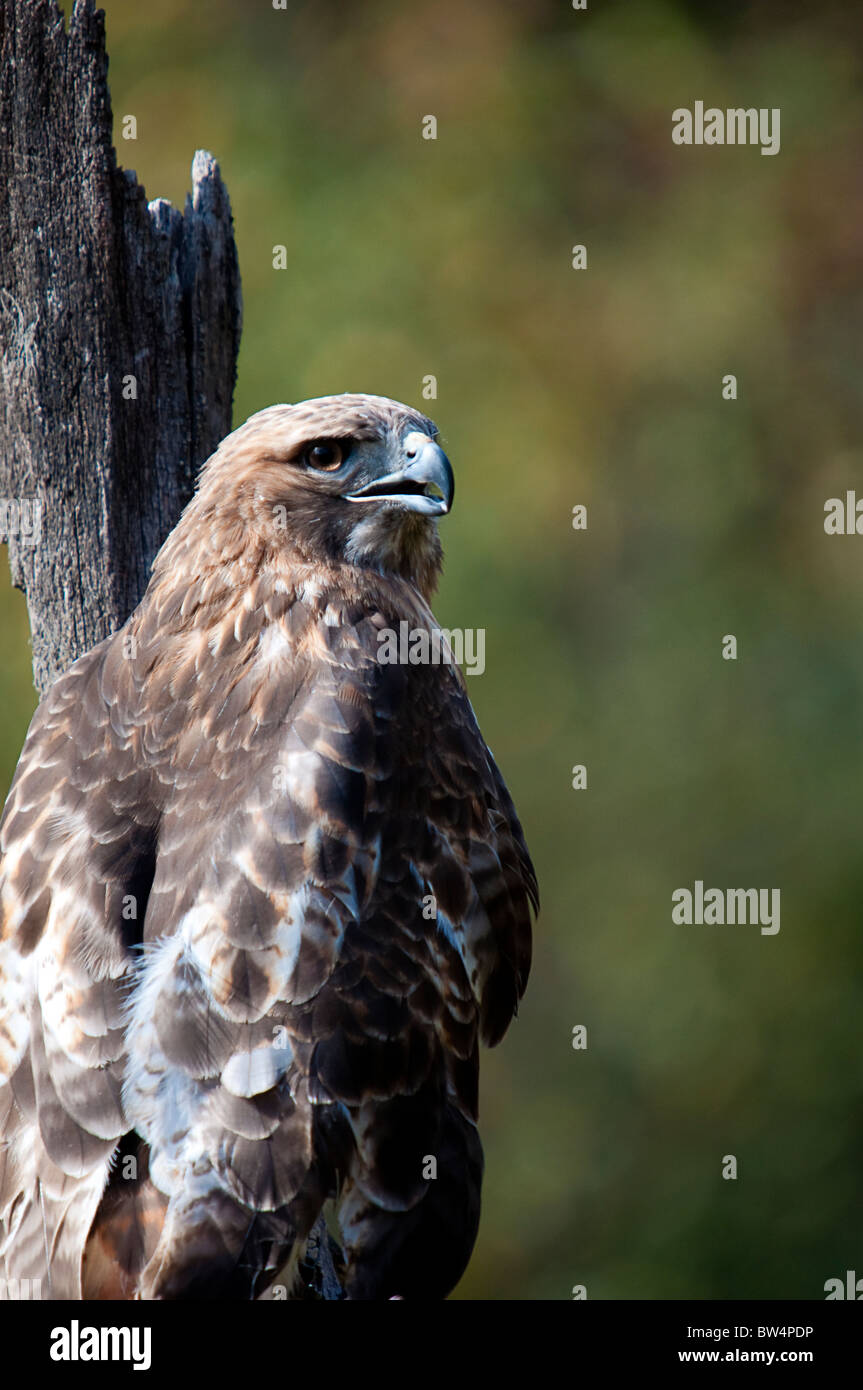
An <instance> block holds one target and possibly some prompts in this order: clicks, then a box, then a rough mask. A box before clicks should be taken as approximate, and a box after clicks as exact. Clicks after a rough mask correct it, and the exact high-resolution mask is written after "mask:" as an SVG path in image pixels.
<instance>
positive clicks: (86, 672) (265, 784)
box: [0, 395, 537, 1299]
mask: <svg viewBox="0 0 863 1390" xmlns="http://www.w3.org/2000/svg"><path fill="white" fill-rule="evenodd" d="M436 436H437V430H436V428H435V426H434V425H433V424H432V422H431V421H430V420H428V419H426V417H425V416H424V415H422V414H419V413H418V412H416V411H414V410H412V409H410V408H409V407H407V406H404V405H400V404H398V403H397V402H395V401H391V400H388V399H386V398H383V397H378V396H367V395H340V396H329V397H323V398H321V399H317V400H311V401H305V402H302V403H300V404H295V405H275V406H272V407H270V408H269V409H266V410H262V411H261V412H260V413H258V414H256V415H253V416H252V417H251V418H250V419H249V420H247V421H246V423H245V424H244V425H242V426H241V427H240V428H239V429H237V430H235V431H234V432H233V433H232V434H230V435H229V436H228V437H227V438H226V439H225V440H224V441H223V442H222V444H221V445H220V447H219V448H218V449H217V451H216V452H215V454H213V455H212V457H211V458H210V459H209V460H208V461H207V463H206V464H205V465H204V467H203V469H202V471H201V476H200V479H199V483H198V487H197V490H196V492H195V495H194V497H193V498H192V500H191V502H190V503H189V505H188V507H187V508H186V510H185V512H184V513H183V516H182V517H181V519H180V521H179V522H178V524H177V526H176V527H175V529H174V530H173V532H172V533H171V534H170V536H169V537H168V539H167V540H166V542H165V544H164V545H163V547H162V549H161V551H160V552H159V554H158V556H157V557H156V560H155V562H154V565H153V571H152V577H151V580H150V583H149V586H148V588H147V591H146V593H145V595H144V597H143V599H142V601H141V603H140V604H139V606H138V607H137V608H136V610H135V611H134V612H133V613H132V615H131V617H130V618H129V620H128V622H127V623H126V624H125V626H124V627H123V628H122V629H121V630H120V631H119V632H117V633H116V634H115V635H114V636H113V637H110V638H109V639H107V640H106V641H104V642H102V643H100V645H99V646H97V647H95V648H93V650H92V651H90V652H88V653H87V654H86V655H85V656H83V657H81V659H80V660H78V661H76V662H75V664H74V665H73V666H71V667H70V668H69V670H68V671H66V672H65V673H64V674H63V675H62V676H61V677H60V678H59V679H58V680H57V681H56V682H55V683H54V685H53V686H52V687H51V688H50V690H49V691H48V692H47V694H46V696H45V698H44V699H43V701H42V703H41V704H40V706H39V708H38V710H37V711H36V714H35V716H34V718H33V722H32V724H31V726H30V730H29V733H28V736H27V740H26V743H25V746H24V750H23V752H22V755H21V759H20V762H19V764H18V768H17V771H16V774H15V778H14V781H13V784H12V788H11V791H10V793H9V798H8V801H7V804H6V808H5V812H4V815H3V820H2V825H0V847H2V861H0V1273H2V1274H4V1275H5V1277H6V1278H7V1279H18V1280H23V1279H30V1280H36V1279H38V1280H41V1289H42V1296H43V1297H52V1298H72V1299H77V1298H143V1299H183V1298H205V1299H206V1298H218V1299H236V1298H243V1299H249V1298H257V1297H260V1296H261V1295H262V1294H264V1293H265V1291H266V1290H267V1289H268V1288H269V1286H271V1285H272V1284H273V1283H274V1281H275V1280H276V1279H277V1277H278V1278H280V1279H281V1278H286V1279H288V1280H291V1279H295V1278H296V1267H297V1262H298V1260H299V1259H300V1258H301V1257H302V1254H303V1251H304V1248H305V1246H306V1244H307V1242H308V1240H309V1236H310V1232H311V1231H312V1227H313V1225H314V1224H315V1222H316V1220H317V1219H318V1217H319V1216H320V1215H321V1214H322V1213H325V1212H329V1213H331V1219H332V1220H335V1219H337V1221H338V1229H339V1231H340V1239H341V1246H342V1250H343V1265H342V1266H341V1269H340V1273H341V1277H342V1281H343V1287H344V1290H345V1293H346V1295H347V1296H348V1297H349V1298H353V1299H382V1298H392V1297H408V1298H410V1297H422V1296H425V1297H433V1298H440V1297H445V1296H446V1294H447V1293H448V1292H449V1291H450V1290H451V1289H452V1287H453V1286H454V1284H455V1283H456V1281H457V1280H458V1279H459V1277H460V1276H461V1274H462V1272H463V1270H464V1267H465V1265H466V1264H467V1260H468V1258H469V1256H470V1253H471V1250H472V1247H473V1243H474V1240H475V1236H476V1230H477V1224H478V1219H479V1198H480V1184H481V1178H482V1167H483V1159H482V1149H481V1146H480V1141H479V1138H478V1135H477V1082H478V1045H479V1043H480V1042H483V1043H486V1044H488V1045H493V1044H495V1043H497V1042H498V1041H499V1040H500V1038H501V1037H502V1036H503V1034H504V1032H505V1031H506V1029H507V1027H508V1025H509V1023H510V1021H511V1019H512V1017H513V1015H514V1013H515V1011H516V1007H517V1004H518V1001H519V999H520V997H521V995H522V992H523V990H524V988H525V983H526V980H527V974H528V969H529V964H530V942H531V937H530V923H531V908H533V909H534V910H535V909H536V906H537V889H536V879H535V876H534V871H533V868H532V865H531V862H530V858H529V855H528V851H527V848H526V846H525V841H524V837H523V834H522V830H521V827H520V825H519V821H518V819H517V817H516V814H515V811H514V809H513V804H512V801H511V799H510V797H509V794H508V792H507V790H506V787H505V785H504V783H503V780H502V778H501V775H500V773H499V772H498V769H497V767H496V765H495V763H494V760H493V758H492V756H491V753H490V752H489V750H488V748H487V747H486V745H485V743H484V742H483V739H482V736H481V734H480V732H479V728H478V727H477V722H476V719H475V717H474V713H473V710H472V709H471V705H470V702H469V700H468V697H467V694H466V690H465V683H464V679H463V677H462V675H461V673H460V671H459V670H458V667H457V666H456V665H454V664H453V663H451V662H448V661H444V662H440V663H438V664H426V665H413V664H399V663H398V662H384V661H382V660H380V659H379V657H380V645H381V634H382V633H384V632H387V631H398V630H399V624H400V623H403V622H407V623H408V624H409V625H410V629H411V630H412V631H413V630H428V631H430V630H433V625H434V619H433V615H432V612H431V609H430V608H429V599H430V596H431V595H432V593H433V591H434V588H435V585H436V581H437V577H438V574H439V571H440V566H441V545H440V540H439V537H438V532H437V519H438V518H439V517H440V516H441V515H443V514H444V513H446V512H447V511H449V509H450V506H451V503H452V498H453V488H454V484H453V475H452V470H451V467H450V464H449V461H448V459H447V457H446V455H445V454H444V452H443V450H442V449H441V447H440V445H439V444H438V442H437V438H436ZM434 630H435V631H437V629H434ZM291 1287H292V1288H293V1287H295V1286H294V1285H291Z"/></svg>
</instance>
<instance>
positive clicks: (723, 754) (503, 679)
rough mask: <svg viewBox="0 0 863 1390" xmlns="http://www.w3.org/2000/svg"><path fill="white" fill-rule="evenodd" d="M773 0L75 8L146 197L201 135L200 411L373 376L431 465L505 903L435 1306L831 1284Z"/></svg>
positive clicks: (862, 264) (848, 747)
mask: <svg viewBox="0 0 863 1390" xmlns="http://www.w3.org/2000/svg"><path fill="white" fill-rule="evenodd" d="M795 9H796V7H794V6H791V7H789V6H787V5H786V4H779V3H770V0H765V2H759V3H757V4H751V5H748V4H742V3H739V0H734V2H733V3H722V4H718V3H698V4H696V3H690V4H684V3H672V2H671V0H667V2H666V3H656V0H647V3H640V4H638V5H637V6H636V5H633V4H623V3H617V4H615V3H605V4H595V5H594V4H593V3H592V0H591V4H590V8H589V9H588V11H587V12H586V13H579V12H576V11H574V10H572V9H571V7H570V5H569V4H568V3H566V0H554V2H553V0H518V3H516V0H471V3H470V4H469V5H465V4H464V3H463V2H462V0H434V3H429V4H424V5H413V6H405V5H403V4H399V3H398V0H368V2H367V3H353V4H350V5H346V4H345V3H343V2H342V0H314V2H313V3H303V0H291V4H290V6H289V8H288V9H287V10H286V11H277V10H273V9H272V7H271V4H270V3H269V0H209V2H208V3H207V4H206V5H201V4H200V3H199V0H148V4H147V5H140V4H138V3H137V2H136V0H107V2H106V4H105V10H106V13H107V28H108V48H109V53H110V55H111V67H110V80H111V88H112V97H113V104H114V114H115V131H116V134H117V137H118V138H117V145H118V155H119V158H120V160H121V162H122V163H123V164H124V165H126V167H131V168H135V169H136V170H137V173H138V177H139V179H140V180H142V181H143V182H144V184H145V185H146V188H147V192H148V195H149V196H150V197H155V196H167V197H170V198H171V199H172V200H173V201H175V202H177V201H182V199H183V198H184V196H185V191H186V188H187V187H188V172H189V165H190V162H191V157H192V154H193V151H194V150H195V148H196V147H198V146H204V147H207V148H209V149H211V150H213V152H214V153H215V154H216V155H217V157H218V158H219V160H220V162H221V166H222V171H223V174H224V176H225V179H226V182H227V185H228V188H229V191H230V194H231V198H232V201H233V208H234V216H235V221H236V232H237V241H238V246H239V252H240V260H241V268H242V274H243V282H244V297H245V329H244V337H243V350H242V356H241V361H240V374H239V382H238V386H237V393H236V408H235V421H236V422H237V423H239V422H240V421H241V420H242V419H244V418H245V417H246V416H247V415H248V414H250V413H251V412H252V411H254V410H257V409H259V408H260V407H262V406H264V405H267V404H270V403H272V402H274V401H280V400H295V399H300V398H302V397H305V396H313V395H319V394H326V393H330V392H334V391H341V390H351V391H370V392H379V393H381V394H385V395H391V396H395V397H397V398H400V399H403V400H405V401H409V402H412V403H415V404H417V405H419V406H420V407H424V408H425V409H426V410H427V411H428V413H430V414H432V415H433V417H434V418H435V419H436V420H437V422H438V424H439V425H440V427H441V431H442V435H443V438H444V443H445V447H446V448H447V449H448V451H449V453H450V456H451V458H452V459H453V462H454V465H455V468H456V473H457V478H458V496H457V504H456V508H455V511H454V514H453V515H452V517H451V518H450V519H448V520H447V521H446V522H445V523H444V540H445V545H446V551H447V567H446V573H445V578H444V581H443V584H442V587H441V591H440V595H439V599H438V602H437V613H438V616H439V619H440V621H441V622H442V624H443V625H445V626H460V627H484V628H485V629H486V631H487V639H486V642H487V652H486V661H487V668H486V672H485V674H484V675H482V676H481V677H472V678H471V679H470V692H471V696H472V698H473V701H474V704H475V707H476V710H477V713H478V715H479V719H480V723H481V726H482V728H483V731H484V733H485V735H486V738H487V740H488V742H489V743H490V745H491V747H492V748H493V750H494V752H495V755H496V757H497V759H498V761H499V763H500V765H501V767H502V769H503V771H504V773H505V776H506V778H507V780H508V782H509V785H510V788H511V790H512V792H513V796H514V798H515V801H516V803H517V806H518V808H519V811H520V814H521V817H522V820H523V822H524V825H525V829H526V832H527V835H528V839H529V843H530V845H531V848H532V851H533V854H534V857H535V860H536V864H537V869H538V873H539V879H540V884H541V888H542V893H543V913H542V916H541V919H540V923H539V928H538V932H537V938H536V959H535V968H534V973H533V976H532V980H531V984H530V988H529V991H528V994H527V996H526V999H525V1002H524V1005H523V1009H522V1012H521V1015H520V1017H519V1019H518V1021H517V1023H516V1025H515V1026H514V1027H513V1029H512V1030H511V1032H510V1034H509V1036H508V1037H507V1039H506V1040H505V1042H504V1043H503V1045H502V1046H501V1047H500V1048H499V1049H497V1050H496V1051H495V1052H494V1053H491V1054H487V1055H486V1057H485V1062H484V1070H483V1080H482V1131H483V1137H484V1142H485V1147H486V1155H487V1176H486V1182H485V1202H484V1212H483V1220H482V1227H481V1231H480V1237H479V1241H478V1244H477V1247H476V1251H475V1255H474V1258H473V1260H472V1263H471V1265H470V1268H469V1270H468V1272H467V1274H466V1276H465V1278H464V1279H463V1281H462V1283H461V1285H460V1287H459V1289H458V1290H457V1292H456V1295H455V1297H457V1298H465V1299H475V1298H491V1299H566V1298H569V1297H570V1296H571V1289H572V1287H573V1285H575V1284H585V1285H586V1286H587V1291H588V1296H589V1297H590V1298H607V1299H623V1298H634V1299H638V1298H651V1297H652V1298H693V1297H694V1298H705V1299H707V1298H713V1299H723V1298H735V1297H738V1298H754V1297H766V1298H788V1297H790V1298H823V1296H824V1292H823V1290H824V1283H825V1280H827V1279H828V1278H832V1277H840V1278H844V1274H845V1271H846V1270H847V1269H858V1270H860V1272H861V1273H863V1264H861V1261H863V1245H861V1217H863V1190H861V1169H863V1107H861V1082H863V1049H861V1022H860V1020H861V1005H863V987H861V967H863V945H861V929H860V922H861V902H863V845H861V839H863V827H861V815H860V804H861V799H863V785H861V750H863V739H861V735H863V728H861V724H863V714H861V712H863V698H861V697H863V604H861V600H863V538H860V537H854V538H852V537H841V536H837V537H828V536H827V535H825V532H824V526H823V522H824V503H825V501H826V499H827V498H829V497H834V496H842V495H844V492H845V490H846V489H849V488H850V489H854V488H859V490H860V495H861V497H863V445H861V439H863V382H861V362H860V325H861V314H863V242H861V226H863V163H861V136H863V88H861V83H860V77H861V55H863V26H861V24H860V15H859V10H858V7H857V6H856V5H855V4H853V3H850V0H849V2H848V3H846V4H841V5H840V4H835V3H831V0H822V3H819V5H817V6H807V7H799V12H795ZM696 99H700V100H703V101H704V102H705V104H706V105H715V106H719V107H722V108H725V107H728V106H744V107H748V106H755V107H779V108H781V151H780V153H779V154H778V155H776V156H775V157H772V158H771V157H764V156H762V155H761V154H760V153H759V151H758V149H757V148H750V147H743V148H734V147H702V148H695V147H693V148H685V147H678V146H675V145H674V144H673V143H672V141H671V112H672V110H673V109H674V108H676V107H679V106H690V107H691V106H692V103H693V102H694V101H695V100H696ZM127 113H131V114H134V115H135V116H136V117H137V121H138V139H137V142H135V143H134V144H133V143H131V142H129V143H126V142H124V141H123V140H121V139H120V138H119V133H120V118H121V117H122V116H123V115H125V114H127ZM426 114H434V115H435V116H436V117H437V120H438V139H437V140H436V141H434V142H432V141H425V140H423V139H422V138H421V121H422V117H423V116H424V115H426ZM277 243H282V244H284V245H286V246H287V248H288V260H289V268H288V269H287V270H286V271H282V272H276V271H274V270H273V268H272V248H273V246H274V244H277ZM574 243H585V244H586V245H587V248H588V268H587V269H586V270H584V271H574V270H573V269H572V268H571V264H570V262H571V249H570V248H571V247H572V245H573V244H574ZM729 372H733V373H734V374H735V375H736V376H737V379H738V399H737V400H736V401H724V400H723V399H722V394H721V379H722V377H723V375H724V374H726V373H729ZM427 374H434V375H435V376H436V377H437V381H438V398H437V400H436V401H434V402H424V401H423V399H422V395H421V389H422V378H423V377H424V376H426V375H427ZM577 503H584V504H586V505H587V507H588V529H587V530H586V531H584V532H576V531H573V529H572V526H571V511H572V507H573V506H574V505H575V504H577ZM726 633H733V634H735V635H736V637H737V639H738V644H739V656H738V660H737V661H736V662H729V661H724V660H722V657H721V645H722V637H723V636H724V635H725V634H726ZM0 642H2V652H3V660H2V662H0V705H2V709H3V719H2V732H0V780H2V782H3V786H4V789H5V787H6V786H8V782H9V780H10V779H11V776H12V772H13V769H14V766H15V762H16V759H17V756H18V753H19V751H20V747H21V743H22V740H23V737H24V733H25V730H26V727H27V723H28V720H29V717H30V714H31V713H32V710H33V708H34V706H35V695H34V691H33V688H32V683H31V680H30V668H29V653H28V626H27V617H26V610H25V607H24V602H23V598H22V597H21V595H20V594H18V593H15V592H14V591H12V590H11V588H10V587H9V580H8V570H7V568H6V566H5V565H4V566H3V573H2V581H0ZM576 763H583V764H586V766H587V769H588V787H587V790H584V791H575V790H573V789H572V787H571V768H572V766H573V765H574V764H576ZM697 878H700V879H702V880H704V881H705V883H706V884H708V885H716V886H719V887H723V888H724V887H738V886H758V887H778V888H780V889H781V895H782V896H781V903H782V917H781V931H780V932H779V934H778V935H777V936H773V937H767V936H762V935H761V934H760V933H759V931H758V928H757V927H716V928H710V927H697V926H692V927H683V926H675V925H674V924H673V923H672V921H671V894H672V892H673V891H674V890H675V889H676V888H679V887H683V886H690V887H691V886H692V884H693V882H694V880H695V879H697ZM577 1024H585V1025H586V1026H587V1029H588V1038H589V1046H588V1048H587V1050H586V1051H574V1050H573V1048H572V1046H571V1035H572V1029H573V1027H574V1026H575V1025H577ZM726 1154H734V1155H735V1156H736V1158H737V1161H738V1174H739V1175H738V1179H737V1181H724V1180H723V1179H722V1176H721V1169H722V1160H723V1156H724V1155H726Z"/></svg>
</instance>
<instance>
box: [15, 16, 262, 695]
mask: <svg viewBox="0 0 863 1390" xmlns="http://www.w3.org/2000/svg"><path fill="white" fill-rule="evenodd" d="M107 66H108V64H107V57H106V54H105V35H104V22H103V15H102V13H101V11H98V10H96V9H95V6H94V4H93V3H92V0H78V3H76V5H75V8H74V11H73V14H72V17H71V21H70V24H69V30H68V33H67V32H66V30H65V28H64V24H63V18H62V15H61V13H60V11H59V9H58V7H57V5H56V4H55V3H54V0H0V123H2V130H0V187H2V189H3V194H4V204H3V207H2V210H0V390H2V394H3V405H4V411H3V417H2V423H0V498H2V499H5V500H6V502H7V505H6V507H5V508H4V509H3V510H4V511H5V513H6V520H7V523H8V526H7V529H8V531H9V532H10V534H9V556H10V564H11V568H12V578H13V582H14V583H15V584H16V585H17V586H18V587H19V588H23V589H24V592H25V594H26V596H27V605H28V609H29V612H30V625H31V630H32V634H33V670H34V677H35V682H36V686H37V688H38V689H39V690H40V691H42V692H44V691H45V689H46V688H47V686H48V685H50V683H51V681H52V680H53V679H54V678H55V676H57V675H58V674H59V672H60V671H62V670H64V669H65V668H66V667H67V666H68V665H69V664H70V663H71V662H72V661H74V660H75V658H76V657H78V656H80V655H81V654H82V653H83V652H85V651H87V650H88V649H89V648H90V647H92V646H93V645H94V644H95V643H96V642H98V641H100V640H101V639H102V638H103V637H106V636H108V635H109V634H110V633H111V632H114V631H116V629H117V628H118V627H119V626H120V625H121V624H122V623H123V622H124V621H125V619H126V618H127V617H128V615H129V613H130V612H131V610H132V609H133V608H134V607H135V605H136V603H137V602H138V600H139V599H140V597H141V595H142V593H143V591H144V588H145V587H146V583H147V579H148V575H149V569H150V565H151V563H152V560H153V557H154V555H155V554H156V551H157V550H158V548H159V546H160V545H161V543H162V541H163V540H164V538H165V536H166V535H167V533H168V531H169V530H170V529H171V527H172V526H173V525H174V523H175V522H176V520H177V518H178V517H179V515H180V512H181V511H182V508H183V506H184V505H185V503H186V502H187V501H188V498H189V497H190V495H191V492H192V488H193V482H194V477H195V473H196V471H197V469H198V467H199V466H200V465H201V464H202V463H203V461H204V460H205V459H206V458H207V456H208V455H209V454H210V453H211V452H212V450H213V449H215V447H216V445H217V444H218V443H219V441H220V440H221V439H222V438H223V436H224V435H225V434H227V433H228V431H229V430H230V428H231V397H232V393H233V387H234V381H235V376H236V361H237V353H238V349H239V342H240V326H241V299H240V276H239V267H238V261H237V252H236V247H235V244H234V237H233V231H232V223H231V208H230V202H229V199H228V194H227V191H226V189H225V187H224V184H223V183H222V180H221V177H220V175H219V168H218V165H217V164H216V161H215V160H214V159H213V158H212V156H211V155H209V154H207V153H205V152H203V151H199V152H198V153H197V154H196V155H195V159H194V163H193V165H192V183H193V192H192V195H191V197H190V198H188V199H187V202H186V209H185V213H184V214H181V213H180V212H178V211H177V209H175V208H173V207H172V206H171V205H170V204H169V203H167V202H165V201H164V200H162V199H157V200H156V201H155V202H153V203H150V204H149V206H148V204H147V200H146V197H145V194H144V190H143V188H142V187H141V186H140V185H139V184H138V182H137V180H136V178H135V175H134V173H132V172H128V171H125V170H123V169H121V168H119V167H118V164H117V159H116V155H115V152H114V148H113V145H112V134H111V123H112V122H111V104H110V98H109V94H108V85H107ZM33 499H35V500H37V501H38V502H40V503H41V537H40V538H39V540H38V543H35V544H34V543H32V540H33V537H32V536H30V537H28V536H27V535H25V534H24V528H22V526H21V524H20V522H21V512H20V504H21V502H22V500H30V501H32V500H33ZM29 519H32V517H28V516H27V514H26V512H25V516H24V520H25V521H26V520H29ZM0 522H2V518H0Z"/></svg>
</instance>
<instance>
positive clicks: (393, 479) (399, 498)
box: [345, 438, 455, 517]
mask: <svg viewBox="0 0 863 1390" xmlns="http://www.w3.org/2000/svg"><path fill="white" fill-rule="evenodd" d="M408 457H409V459H410V462H409V463H408V464H407V465H406V466H405V467H404V468H400V469H398V470H397V471H396V472H395V473H388V474H387V475H386V477H384V478H375V479H373V480H372V482H370V483H367V484H366V486H365V487H362V488H358V489H357V491H356V492H349V493H346V494H345V501H346V502H397V503H399V504H400V505H401V506H402V507H404V508H405V509H406V510H407V511H412V512H419V513H420V515H422V516H432V517H437V516H446V515H447V513H448V512H449V511H451V509H452V504H453V498H454V497H455V478H454V477H453V471H452V465H451V464H450V461H449V459H448V458H447V456H446V454H445V453H444V451H443V449H442V448H441V447H440V445H439V444H435V442H434V440H433V439H428V438H426V439H425V441H424V443H423V444H422V446H421V447H420V448H419V449H417V450H416V451H415V452H413V453H411V454H409V455H408ZM430 486H431V487H435V488H437V490H438V492H439V493H440V494H441V495H440V496H439V497H437V496H435V495H434V494H432V493H430V492H428V491H427V488H428V487H430Z"/></svg>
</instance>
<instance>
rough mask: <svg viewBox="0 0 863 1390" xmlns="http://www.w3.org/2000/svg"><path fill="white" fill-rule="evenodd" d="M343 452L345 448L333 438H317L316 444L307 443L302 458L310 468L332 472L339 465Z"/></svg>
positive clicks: (342, 458) (343, 456) (342, 459)
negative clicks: (307, 445)
mask: <svg viewBox="0 0 863 1390" xmlns="http://www.w3.org/2000/svg"><path fill="white" fill-rule="evenodd" d="M345 453H346V450H345V449H343V448H342V446H341V444H339V443H338V442H337V441H336V440H335V439H319V440H318V442H317V443H316V444H310V445H309V447H308V449H306V452H305V454H304V455H303V460H304V462H305V463H307V464H308V465H309V467H310V468H317V469H320V470H321V471H322V472H324V473H332V472H333V471H334V470H335V469H336V468H340V467H341V465H342V463H343V462H344V458H345Z"/></svg>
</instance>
